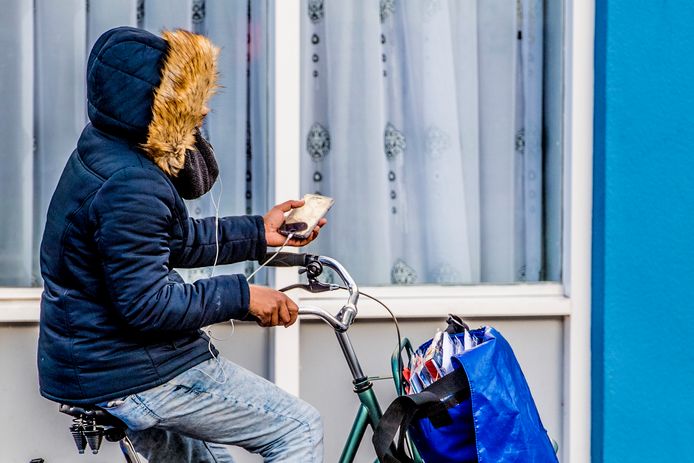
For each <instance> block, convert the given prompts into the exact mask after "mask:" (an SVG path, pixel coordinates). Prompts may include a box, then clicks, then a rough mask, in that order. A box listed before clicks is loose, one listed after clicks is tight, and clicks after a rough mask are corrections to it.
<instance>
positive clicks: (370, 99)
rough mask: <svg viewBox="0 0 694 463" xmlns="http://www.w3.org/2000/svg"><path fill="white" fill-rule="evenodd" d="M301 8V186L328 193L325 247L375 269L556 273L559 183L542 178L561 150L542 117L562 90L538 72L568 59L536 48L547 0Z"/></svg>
mask: <svg viewBox="0 0 694 463" xmlns="http://www.w3.org/2000/svg"><path fill="white" fill-rule="evenodd" d="M555 3H556V2H555ZM553 12H554V11H550V13H553ZM303 13H304V14H303V15H302V31H301V38H302V45H301V49H302V60H301V66H302V68H301V70H302V136H303V137H304V140H303V142H304V143H303V144H304V147H303V148H304V152H303V153H302V189H303V190H304V191H307V192H314V191H315V192H320V193H323V194H327V195H329V196H334V197H335V199H336V201H337V203H336V207H334V208H333V210H332V211H331V214H330V220H331V222H332V224H331V228H333V230H339V233H331V234H327V233H326V236H325V237H324V239H322V240H321V243H320V244H319V245H318V249H319V250H320V252H322V253H326V254H329V255H333V256H335V257H337V258H338V259H340V260H341V261H343V262H344V263H345V264H347V266H348V267H349V268H353V269H356V270H355V273H356V275H357V277H358V278H359V280H360V281H362V282H366V283H368V284H371V285H383V284H391V283H392V284H399V285H403V284H421V283H438V284H445V285H451V284H462V283H479V282H493V283H508V282H514V281H529V282H531V281H541V280H552V281H558V280H559V279H560V271H559V270H560V266H559V265H558V262H559V261H560V259H561V249H560V245H559V229H560V223H561V210H560V209H559V208H558V204H559V202H558V201H556V200H554V199H555V198H558V197H560V194H561V190H560V183H558V182H556V181H547V182H545V181H544V179H545V177H546V178H548V179H550V180H552V179H553V178H560V177H561V170H560V169H558V167H559V166H560V163H561V151H560V150H558V149H551V147H547V144H546V141H547V140H548V139H550V138H552V137H557V136H559V135H558V134H553V133H551V132H552V130H556V127H555V126H552V125H548V126H547V127H543V121H544V119H545V117H546V112H545V109H544V103H545V101H547V102H548V104H549V102H555V101H559V100H560V99H561V93H560V92H559V90H560V88H559V87H556V86H548V88H547V89H544V88H543V81H544V76H545V75H547V73H548V72H551V68H552V67H555V68H559V67H560V66H561V63H560V62H558V61H557V60H553V59H551V58H550V59H548V60H545V59H544V55H545V47H544V45H545V37H544V30H545V28H544V21H545V16H544V5H543V2H542V1H538V0H517V2H509V1H500V0H486V1H460V0H450V1H449V0H441V1H417V2H405V1H395V0H381V1H380V2H377V1H373V2H357V3H354V2H330V1H322V0H307V1H305V2H304V12H303ZM548 20H549V21H555V20H560V17H559V18H556V17H555V18H553V17H551V16H550V17H549V18H548ZM550 30H552V29H550ZM557 30H560V29H557ZM557 39H560V36H559V37H550V40H557ZM543 90H545V91H544V92H543ZM543 97H544V98H543ZM560 115H561V114H554V115H549V116H550V117H552V116H559V117H560Z"/></svg>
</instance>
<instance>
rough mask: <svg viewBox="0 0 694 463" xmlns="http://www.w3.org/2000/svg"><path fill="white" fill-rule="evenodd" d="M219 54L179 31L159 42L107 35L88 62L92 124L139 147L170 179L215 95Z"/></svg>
mask: <svg viewBox="0 0 694 463" xmlns="http://www.w3.org/2000/svg"><path fill="white" fill-rule="evenodd" d="M218 54H219V49H218V48H217V47H215V46H214V45H213V44H212V42H210V40H209V39H207V38H206V37H204V36H202V35H198V34H193V33H191V32H187V31H184V30H176V31H166V32H164V33H163V37H158V36H156V35H154V34H151V33H150V32H147V31H144V30H142V29H136V28H132V27H118V28H115V29H111V30H109V31H107V32H105V33H104V34H103V35H102V36H101V37H100V38H99V39H98V40H97V42H96V44H95V45H94V47H93V48H92V52H91V54H90V56H89V61H88V63H87V99H88V112H89V119H90V120H91V122H92V124H93V125H94V126H95V127H96V128H98V129H99V130H102V131H104V132H106V133H109V134H111V135H114V136H118V137H122V138H126V139H128V140H129V141H131V142H134V143H136V144H139V146H140V148H141V149H142V150H143V151H144V152H145V153H146V154H147V155H148V156H149V157H150V158H151V159H152V160H153V161H154V162H155V163H156V164H157V165H158V166H159V167H160V168H161V169H162V170H163V171H164V172H166V173H167V174H168V175H169V176H172V177H175V176H176V175H177V174H178V172H179V171H180V170H181V169H182V168H183V164H184V161H185V155H186V151H187V150H190V149H192V148H193V146H194V144H195V136H194V134H195V129H196V127H199V126H200V125H201V124H202V120H203V118H204V116H205V114H207V111H208V109H207V102H208V100H209V99H210V97H211V96H212V95H213V94H214V92H215V90H216V89H217V56H218Z"/></svg>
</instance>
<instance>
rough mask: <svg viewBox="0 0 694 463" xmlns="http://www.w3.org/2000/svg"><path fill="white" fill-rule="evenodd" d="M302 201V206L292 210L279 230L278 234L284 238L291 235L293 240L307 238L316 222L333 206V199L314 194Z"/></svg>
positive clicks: (308, 195) (305, 196) (306, 196)
mask: <svg viewBox="0 0 694 463" xmlns="http://www.w3.org/2000/svg"><path fill="white" fill-rule="evenodd" d="M303 200H304V205H303V206H301V207H298V208H296V209H292V211H291V212H290V213H289V215H287V217H286V218H285V219H284V223H283V224H282V226H281V227H280V228H279V232H280V233H281V234H283V235H284V236H288V235H289V234H290V233H293V234H294V237H295V238H298V239H306V238H308V237H309V236H311V233H312V232H313V229H314V228H315V227H316V225H318V222H319V221H320V220H321V219H322V218H323V217H325V214H327V213H328V211H329V210H330V208H331V207H332V206H333V204H335V200H334V199H333V198H329V197H327V196H321V195H315V194H307V195H304V198H303Z"/></svg>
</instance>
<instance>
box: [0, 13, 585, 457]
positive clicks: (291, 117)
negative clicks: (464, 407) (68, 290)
mask: <svg viewBox="0 0 694 463" xmlns="http://www.w3.org/2000/svg"><path fill="white" fill-rule="evenodd" d="M268 1H269V2H270V5H269V6H270V8H269V10H270V14H271V17H270V19H269V25H270V31H273V32H274V37H273V40H270V44H271V45H270V47H271V50H270V53H271V55H270V66H269V82H268V85H269V90H270V101H272V102H274V105H270V108H269V114H268V117H269V120H270V133H271V134H272V135H273V137H272V139H271V140H270V153H274V152H275V147H279V146H281V147H282V155H281V156H273V155H272V154H271V157H272V159H271V160H270V165H271V169H270V170H271V172H270V174H271V175H272V179H271V182H270V185H271V191H270V192H269V197H270V198H274V199H275V202H279V201H282V200H284V199H286V198H292V197H299V196H300V193H301V191H300V170H299V169H300V156H301V134H300V118H299V117H298V115H299V114H300V103H301V98H300V88H301V85H300V75H301V72H300V67H301V64H300V63H301V61H300V53H301V40H300V37H301V35H300V34H301V14H302V11H301V3H302V2H301V0H281V1H276V0H268ZM565 2H566V3H565V12H564V25H565V26H564V41H565V47H564V50H565V56H564V73H563V76H564V77H563V78H564V96H563V99H564V102H563V103H564V116H563V128H564V140H563V149H564V159H563V165H564V174H563V175H564V178H563V184H564V193H563V198H562V201H563V212H564V215H563V232H562V234H563V243H564V244H563V251H562V253H563V256H562V266H563V267H562V268H563V281H562V282H561V283H537V284H510V285H475V286H436V285H423V286H409V287H394V286H389V287H369V288H363V289H364V290H365V291H367V292H370V293H372V294H374V295H375V296H377V297H379V298H382V299H383V300H384V302H386V303H387V304H389V306H390V307H391V308H392V309H393V311H394V312H395V314H396V315H397V316H398V317H400V318H403V319H417V318H431V317H440V316H443V315H445V314H447V313H448V312H449V311H452V310H455V311H456V312H457V313H459V314H461V315H463V316H467V317H503V318H507V319H508V318H517V317H524V318H528V317H530V318H532V317H536V318H539V317H555V318H561V319H562V320H563V322H564V364H563V378H564V381H563V383H564V390H563V404H564V405H563V408H564V412H563V433H564V435H563V436H562V441H563V443H564V445H563V448H562V449H561V454H562V461H565V462H569V461H571V462H587V461H590V419H591V417H590V403H591V401H590V392H591V383H590V304H591V286H590V284H591V215H592V172H593V170H592V169H593V78H594V76H593V69H594V68H593V57H594V32H595V25H594V20H595V2H594V1H585V2H584V1H577V0H565ZM275 18H281V21H275ZM274 172H282V175H273V174H274ZM273 280H274V285H275V287H281V286H285V285H287V284H291V283H294V282H296V281H297V275H296V272H295V271H294V270H293V269H274V274H273ZM41 291H42V289H41V288H12V287H0V324H10V323H38V321H39V301H40V296H41ZM294 296H295V297H297V298H298V300H299V303H300V304H301V303H313V304H320V305H323V306H325V307H326V308H331V307H335V306H336V305H337V304H338V303H339V301H340V299H339V298H337V297H335V296H332V295H318V296H317V295H310V297H307V296H306V295H300V294H294ZM423 301H426V304H424V303H423ZM359 316H360V317H362V318H372V319H385V317H386V316H387V314H384V313H383V312H382V311H381V310H380V309H379V308H378V307H377V306H375V305H374V304H373V303H370V302H368V301H363V302H362V305H361V310H360V313H359ZM298 325H299V323H297V326H295V327H294V328H293V329H277V328H274V329H273V332H272V336H271V341H270V342H271V346H270V349H269V352H270V357H271V358H270V371H271V376H272V378H273V379H274V381H275V382H276V383H277V384H278V385H280V386H281V387H283V388H285V389H286V390H288V391H289V392H291V393H294V394H296V395H298V394H299V392H300V391H299V371H300V370H299V366H300V337H299V333H300V330H299V326H298ZM275 359H278V361H275ZM279 359H281V360H279Z"/></svg>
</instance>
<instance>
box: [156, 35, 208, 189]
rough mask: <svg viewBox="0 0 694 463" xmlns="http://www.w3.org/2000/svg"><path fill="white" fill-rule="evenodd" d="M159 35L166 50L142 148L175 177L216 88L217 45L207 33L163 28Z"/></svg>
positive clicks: (191, 144) (190, 147) (193, 140)
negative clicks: (166, 46)
mask: <svg viewBox="0 0 694 463" xmlns="http://www.w3.org/2000/svg"><path fill="white" fill-rule="evenodd" d="M163 38H164V40H165V41H166V42H167V45H168V50H167V53H166V58H165V59H164V64H163V67H162V70H161V82H160V84H159V85H158V87H157V88H156V90H155V92H154V102H153V104H152V121H151V122H150V124H149V126H148V128H147V141H146V142H145V143H143V144H142V148H143V149H144V151H145V152H146V153H147V155H148V156H149V157H150V158H151V159H152V160H153V161H154V163H155V164H157V165H158V166H159V167H160V168H161V169H162V170H163V171H164V172H166V174H168V175H169V176H171V177H175V176H176V175H177V174H178V172H179V171H180V170H181V169H182V168H183V164H184V162H185V156H186V151H187V150H190V149H193V147H194V145H195V130H196V128H197V127H200V125H202V120H203V118H204V117H205V114H207V111H208V109H207V102H208V101H209V99H210V97H211V96H212V95H213V94H214V93H215V91H216V89H217V88H218V84H217V79H218V75H217V56H218V55H219V48H217V47H216V46H214V45H213V44H212V42H211V41H210V40H209V39H208V38H207V37H204V36H202V35H198V34H193V33H191V32H188V31H184V30H180V29H179V30H176V31H165V32H164V33H163Z"/></svg>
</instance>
